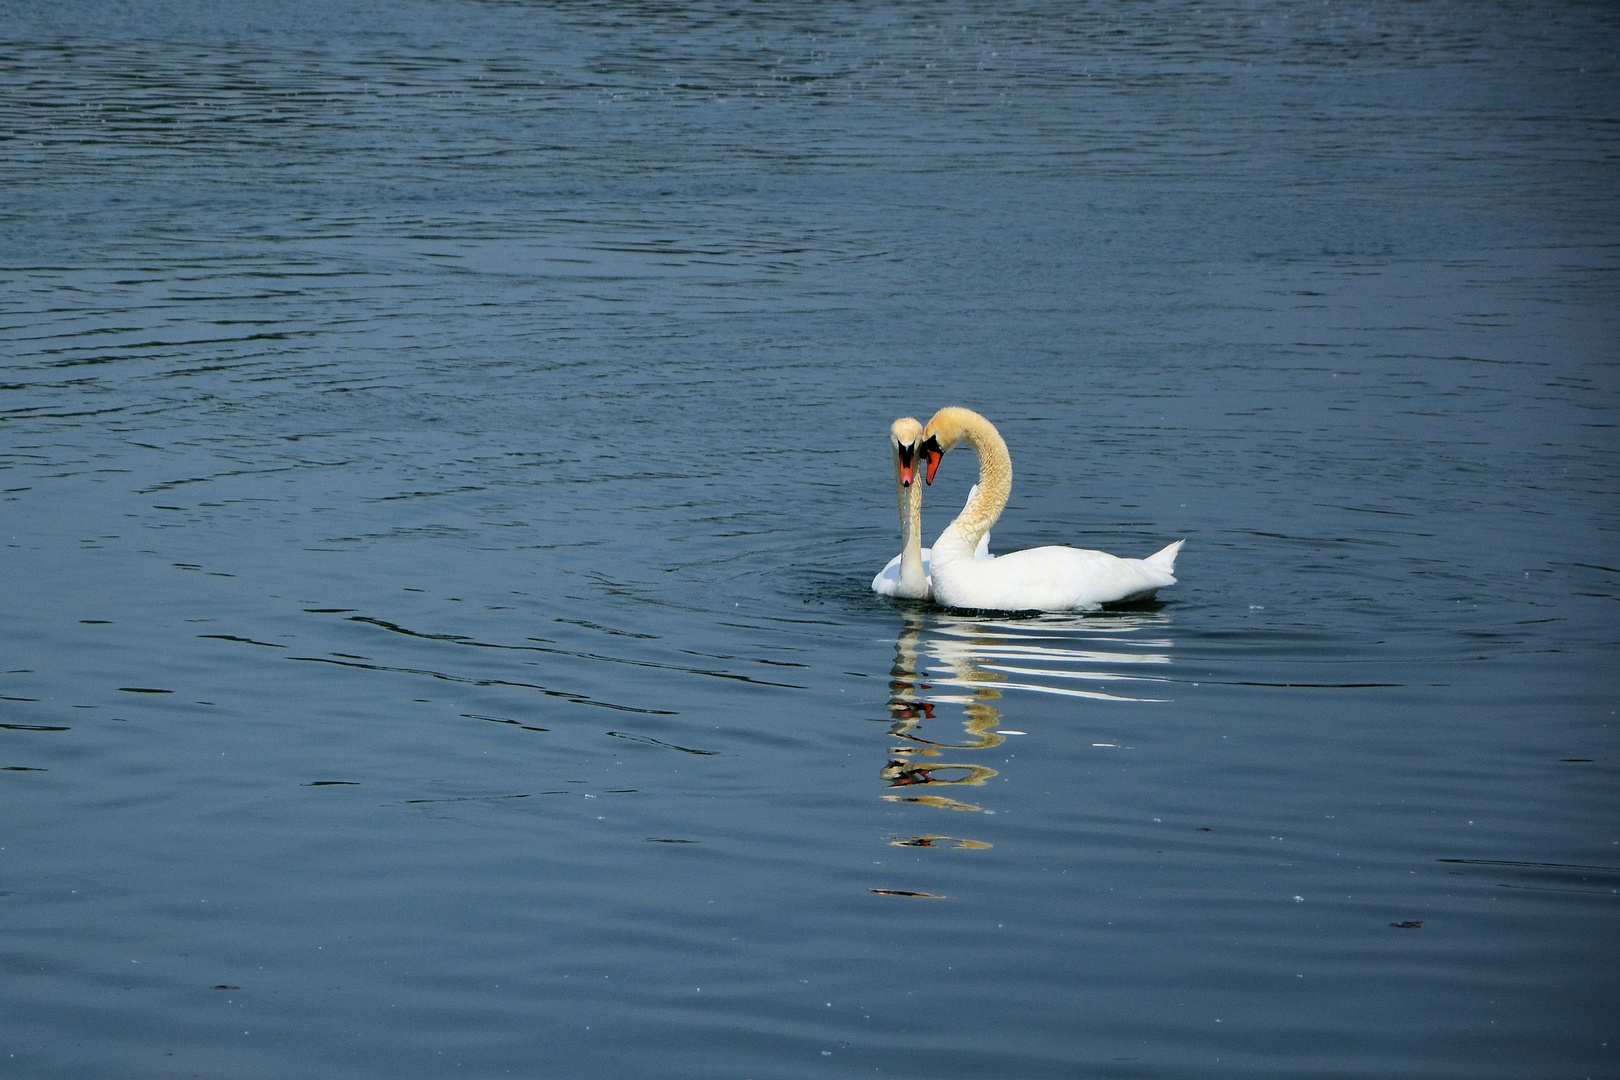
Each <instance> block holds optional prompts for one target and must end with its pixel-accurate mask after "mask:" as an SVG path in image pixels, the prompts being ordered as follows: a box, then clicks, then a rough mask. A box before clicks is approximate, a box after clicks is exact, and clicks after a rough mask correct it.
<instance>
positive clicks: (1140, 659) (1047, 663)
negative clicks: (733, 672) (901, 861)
mask: <svg viewBox="0 0 1620 1080" xmlns="http://www.w3.org/2000/svg"><path fill="white" fill-rule="evenodd" d="M900 615H901V618H902V619H904V620H905V625H904V627H903V629H902V630H901V632H900V636H899V637H898V638H897V639H896V640H895V643H894V667H893V668H892V669H890V680H889V701H888V708H889V715H890V718H891V720H892V723H891V724H890V727H889V736H890V737H891V739H892V740H894V745H891V746H890V747H889V760H888V764H887V765H885V766H884V767H883V772H882V776H883V779H884V780H886V781H888V786H889V787H890V788H907V789H910V790H908V791H907V792H906V793H904V794H899V793H893V792H891V793H889V794H886V795H884V796H883V797H884V798H885V799H887V800H889V801H890V802H908V803H918V804H921V805H924V806H933V807H938V808H940V809H945V810H978V811H981V812H984V813H994V811H993V810H985V808H984V807H982V806H978V805H975V804H973V803H970V802H966V801H964V800H963V799H961V798H956V797H954V796H955V794H961V795H966V794H967V793H966V792H965V791H963V790H962V789H963V788H967V787H977V786H980V785H982V784H983V783H984V782H985V781H986V780H988V779H990V778H991V777H992V776H995V775H996V770H995V769H992V768H990V767H989V766H988V765H984V764H980V763H978V762H975V761H973V760H972V755H974V754H982V753H983V752H984V751H987V750H993V749H995V748H996V747H998V746H1000V745H1001V744H1002V743H1004V742H1005V741H1006V740H1007V736H1008V735H1022V734H1024V733H1023V732H1021V731H1012V730H1009V729H1006V728H1004V727H1003V722H1002V713H1001V707H1000V705H999V704H998V703H999V702H1001V701H1002V699H1003V695H1005V694H1007V693H1009V692H1012V691H1026V692H1029V693H1038V694H1054V695H1059V696H1063V697H1074V698H1083V699H1087V700H1092V701H1102V702H1132V701H1162V700H1164V698H1163V697H1162V696H1160V694H1159V693H1158V692H1156V691H1158V690H1159V689H1160V685H1159V684H1168V683H1169V682H1170V681H1171V679H1170V677H1169V675H1168V673H1166V674H1162V675H1161V674H1157V673H1155V672H1154V670H1153V668H1154V667H1155V666H1158V665H1167V664H1169V663H1170V655H1169V649H1170V647H1171V642H1170V641H1169V640H1168V639H1167V638H1164V637H1162V636H1159V635H1155V634H1154V633H1153V631H1155V630H1157V631H1160V632H1161V633H1162V631H1164V630H1165V629H1167V628H1168V626H1169V617H1168V616H1164V615H1161V614H1159V613H1158V612H1156V611H1132V612H1117V613H1111V614H1108V615H1104V616H1078V615H1044V616H1040V617H1036V618H1027V619H979V618H973V617H969V616H958V615H943V614H939V613H935V612H925V611H921V610H917V609H911V608H908V609H905V610H902V611H901V612H900ZM1120 684H1127V685H1128V687H1129V690H1128V691H1127V690H1126V689H1122V688H1121V686H1120ZM951 706H961V708H962V711H963V714H964V717H963V721H962V735H961V737H960V739H956V738H955V737H954V736H947V735H943V734H939V733H938V732H937V728H936V727H935V725H937V724H938V722H939V721H940V720H941V719H942V718H943V717H942V710H944V709H947V708H948V707H951ZM930 722H933V723H930ZM947 740H951V741H947ZM947 754H949V755H950V758H951V759H955V760H949V759H947V760H941V759H942V758H944V757H945V755H947ZM947 788H948V789H951V790H952V791H953V795H945V794H942V793H941V792H942V791H943V790H944V789H947ZM919 789H926V790H919ZM893 843H896V844H903V845H908V846H913V847H931V846H955V847H988V846H989V845H988V844H984V843H982V842H979V841H972V840H959V839H954V838H951V837H934V836H920V837H910V838H907V839H902V840H895V841H893Z"/></svg>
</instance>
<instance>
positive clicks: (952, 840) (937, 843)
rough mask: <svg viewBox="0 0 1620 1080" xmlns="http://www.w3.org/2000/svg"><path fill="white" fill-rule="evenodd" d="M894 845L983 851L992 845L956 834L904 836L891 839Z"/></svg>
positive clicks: (890, 842) (891, 843)
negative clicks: (965, 838) (964, 838)
mask: <svg viewBox="0 0 1620 1080" xmlns="http://www.w3.org/2000/svg"><path fill="white" fill-rule="evenodd" d="M889 844H890V846H892V847H948V848H963V849H966V850H969V851H982V850H983V849H985V848H988V847H991V846H992V845H990V844H987V843H985V842H984V841H983V840H963V839H961V838H960V837H956V836H903V837H895V838H894V839H893V840H890V841H889Z"/></svg>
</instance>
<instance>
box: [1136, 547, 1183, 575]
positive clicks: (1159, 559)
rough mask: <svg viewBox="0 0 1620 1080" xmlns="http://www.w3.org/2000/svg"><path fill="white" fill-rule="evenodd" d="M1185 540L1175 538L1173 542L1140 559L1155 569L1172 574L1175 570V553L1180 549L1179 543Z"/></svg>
mask: <svg viewBox="0 0 1620 1080" xmlns="http://www.w3.org/2000/svg"><path fill="white" fill-rule="evenodd" d="M1186 542H1187V541H1185V540H1177V541H1176V542H1175V543H1173V544H1170V545H1167V546H1166V547H1164V548H1162V549H1160V550H1158V551H1155V552H1154V553H1153V554H1152V555H1149V556H1148V557H1147V558H1145V559H1143V560H1142V561H1143V562H1145V563H1147V564H1148V565H1149V566H1151V567H1153V569H1155V570H1163V571H1164V572H1165V573H1166V574H1174V573H1175V572H1176V553H1177V552H1179V551H1180V550H1181V545H1182V544H1185V543H1186Z"/></svg>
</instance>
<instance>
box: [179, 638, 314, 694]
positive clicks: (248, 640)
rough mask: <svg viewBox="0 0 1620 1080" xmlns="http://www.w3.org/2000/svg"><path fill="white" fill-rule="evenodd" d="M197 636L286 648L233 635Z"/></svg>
mask: <svg viewBox="0 0 1620 1080" xmlns="http://www.w3.org/2000/svg"><path fill="white" fill-rule="evenodd" d="M197 636H198V637H200V638H212V639H213V640H215V641H239V642H241V643H242V644H243V645H263V646H264V647H265V648H267V649H285V648H286V647H287V646H285V645H277V644H276V643H275V642H273V641H254V640H253V639H252V638H245V637H238V636H237V635H235V634H198V635H197ZM165 692H166V691H165Z"/></svg>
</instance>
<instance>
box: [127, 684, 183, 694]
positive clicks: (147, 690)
mask: <svg viewBox="0 0 1620 1080" xmlns="http://www.w3.org/2000/svg"><path fill="white" fill-rule="evenodd" d="M118 690H119V692H120V693H124V694H172V693H174V691H173V690H158V689H155V688H153V687H150V686H120V687H119V688H118Z"/></svg>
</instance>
